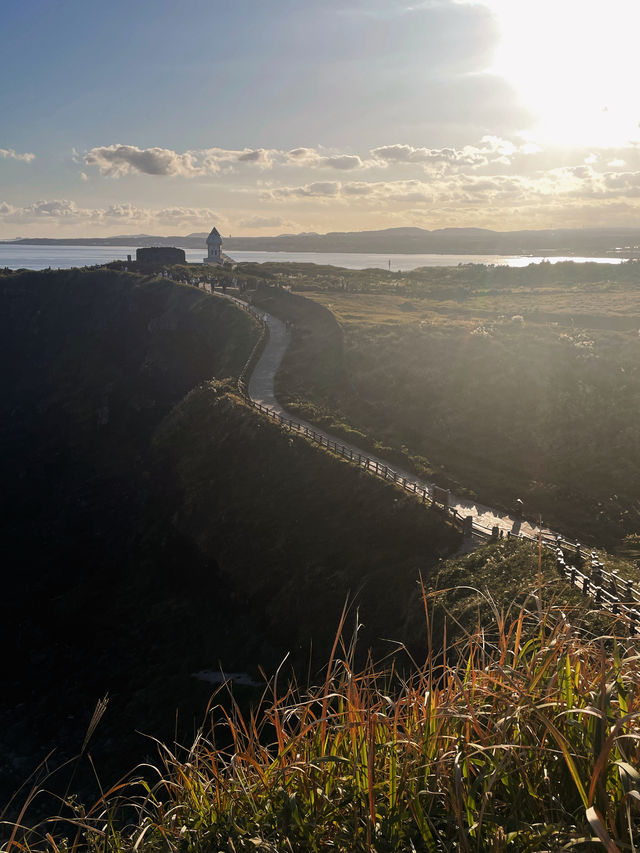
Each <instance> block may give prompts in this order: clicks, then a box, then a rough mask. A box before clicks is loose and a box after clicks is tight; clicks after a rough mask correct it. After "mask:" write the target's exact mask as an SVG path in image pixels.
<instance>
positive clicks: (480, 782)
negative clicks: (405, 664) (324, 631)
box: [5, 587, 640, 853]
mask: <svg viewBox="0 0 640 853" xmlns="http://www.w3.org/2000/svg"><path fill="white" fill-rule="evenodd" d="M438 599H439V595H438V594H437V593H432V594H429V593H427V592H426V591H423V605H424V615H425V617H426V626H427V627H426V631H425V632H424V639H425V647H426V648H430V646H431V641H432V639H433V638H432V636H431V628H430V626H431V625H432V624H433V621H434V611H437V609H438ZM489 606H490V607H491V608H492V609H493V611H494V614H495V618H494V620H493V623H492V624H489V623H478V624H477V625H476V627H472V628H470V629H469V630H467V632H466V634H465V635H464V636H462V637H460V639H459V641H458V642H457V643H456V644H455V645H451V646H450V647H447V649H446V651H445V653H444V656H441V657H440V658H438V659H436V658H435V657H434V656H429V657H428V658H427V662H426V663H425V664H424V665H420V664H418V663H416V664H415V665H414V666H413V668H412V670H411V671H410V672H404V673H403V674H402V675H400V674H398V673H397V672H395V671H394V666H393V661H391V662H390V661H387V664H386V665H385V666H380V665H374V664H373V663H372V662H371V660H369V661H368V662H367V663H366V664H365V665H364V666H363V667H361V668H356V667H355V665H354V650H355V647H356V637H355V635H354V636H353V637H349V636H346V637H345V635H344V628H345V619H346V615H345V613H343V617H342V619H341V621H340V624H339V627H338V634H337V637H336V641H335V643H334V647H333V650H332V652H331V654H330V656H329V658H328V661H327V664H326V667H325V670H324V677H323V678H322V680H321V682H320V683H319V684H316V685H315V686H308V687H305V688H300V687H299V686H298V685H297V684H296V683H295V681H290V682H288V683H287V682H286V681H285V678H284V676H283V674H282V673H281V674H280V675H279V676H278V675H276V676H275V677H274V678H273V679H272V680H271V681H270V683H269V685H268V687H267V689H266V690H265V693H264V696H263V699H262V702H261V704H260V706H259V707H257V708H255V709H254V710H252V711H251V712H249V713H248V714H244V715H243V714H241V713H240V711H239V709H238V708H237V706H236V707H235V709H233V710H231V711H228V710H224V708H223V707H222V706H218V705H216V704H213V703H212V706H211V707H210V708H209V709H208V710H207V713H206V717H205V720H204V724H203V727H202V729H201V730H200V732H199V733H198V735H197V737H196V740H195V742H194V743H193V745H192V746H191V747H189V748H186V749H182V748H180V747H177V746H175V745H174V746H168V745H164V744H158V755H159V757H158V759H157V760H156V762H155V763H154V765H153V767H150V766H147V767H146V768H144V773H143V775H142V776H141V775H140V771H138V772H137V774H136V773H134V774H133V775H132V776H131V777H130V778H129V779H128V780H126V781H124V782H122V783H118V784H117V785H115V786H113V788H111V789H110V790H109V791H106V792H105V794H104V796H103V797H101V798H100V799H99V800H98V802H96V803H95V804H94V805H93V806H91V807H85V806H82V805H79V804H78V803H77V802H76V801H75V800H73V799H72V798H69V797H66V798H63V800H62V801H61V803H60V811H61V815H62V817H60V818H52V819H51V820H50V821H48V822H47V821H44V822H42V823H41V824H39V825H38V826H35V827H32V828H31V829H29V830H26V831H25V830H23V829H22V828H21V827H15V826H14V827H11V826H6V827H5V833H6V834H7V836H9V834H10V833H11V839H10V841H9V843H8V844H7V845H6V846H5V849H6V850H7V851H11V850H12V849H15V850H25V851H26V850H29V851H33V853H35V852H36V851H54V853H58V852H59V851H65V853H66V851H69V850H78V851H80V850H91V851H102V853H110V851H118V853H125V851H135V850H141V851H154V853H155V851H165V850H186V851H194V853H196V851H197V852H198V853H199V851H202V853H204V851H218V850H224V851H236V853H237V851H245V850H264V851H274V853H275V851H278V853H280V851H318V853H319V851H325V850H336V851H345V853H346V851H350V853H351V851H353V853H356V851H363V853H364V851H367V853H370V851H377V853H383V852H384V851H407V853H409V851H432V850H433V851H436V850H438V851H439V850H446V851H454V850H455V851H459V850H465V851H485V850H499V851H503V850H504V851H507V850H514V851H525V850H528V851H540V850H559V849H569V848H572V849H579V850H599V849H602V846H601V845H605V847H606V849H607V850H609V851H616V850H627V849H628V850H631V849H636V847H634V845H636V846H637V845H638V844H639V843H640V825H639V822H638V818H639V816H640V810H639V808H638V803H639V802H640V773H638V759H639V758H640V751H639V750H640V746H639V744H640V671H639V667H640V663H639V660H638V656H637V654H636V649H635V643H632V642H629V641H628V640H624V639H623V638H622V637H615V636H614V633H613V632H615V631H616V625H615V624H612V623H609V625H608V633H607V635H606V636H602V637H596V636H593V635H591V634H590V633H589V632H588V631H587V630H586V629H585V625H584V622H581V619H582V615H581V614H580V612H578V611H577V610H575V609H571V610H570V609H567V607H566V606H564V607H563V608H560V607H559V606H558V605H557V604H554V602H553V600H552V599H550V597H549V595H548V593H547V591H546V590H545V588H544V587H541V588H539V589H538V590H537V591H536V592H535V593H534V594H533V595H531V596H529V597H528V598H527V599H526V600H525V601H524V602H523V603H522V604H520V605H518V606H516V605H515V604H514V605H513V606H511V607H509V608H505V609H501V608H499V607H497V606H495V605H494V604H492V603H491V602H489ZM214 702H215V700H214ZM222 743H224V744H226V745H225V746H222V745H221V744H222ZM37 789H38V785H37V784H34V787H33V789H32V790H31V793H30V794H29V795H28V796H27V803H26V807H25V810H24V813H23V815H22V816H21V822H22V824H23V825H27V824H28V807H29V798H35V797H36V796H37V793H36V792H37Z"/></svg>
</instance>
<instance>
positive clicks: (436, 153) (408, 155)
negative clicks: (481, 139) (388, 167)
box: [371, 144, 487, 166]
mask: <svg viewBox="0 0 640 853" xmlns="http://www.w3.org/2000/svg"><path fill="white" fill-rule="evenodd" d="M371 155H372V156H373V157H374V158H375V159H376V160H380V161H382V163H383V164H389V163H393V164H396V163H418V164H419V165H421V166H443V165H445V166H450V165H455V166H479V165H483V164H484V163H486V162H487V158H486V156H484V155H483V154H482V153H480V151H478V149H475V150H474V149H471V148H470V149H465V150H456V149H455V148H414V147H413V146H411V145H399V144H397V145H383V146H381V147H380V148H373V149H372V150H371Z"/></svg>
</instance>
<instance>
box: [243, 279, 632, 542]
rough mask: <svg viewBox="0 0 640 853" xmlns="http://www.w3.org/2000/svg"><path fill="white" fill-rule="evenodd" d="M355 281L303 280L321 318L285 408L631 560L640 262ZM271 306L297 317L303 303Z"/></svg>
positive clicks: (302, 341)
mask: <svg viewBox="0 0 640 853" xmlns="http://www.w3.org/2000/svg"><path fill="white" fill-rule="evenodd" d="M546 266H547V267H551V266H552V265H546ZM339 272H340V281H338V280H336V279H335V275H337V273H335V274H334V279H333V280H332V279H330V278H329V273H327V272H325V271H322V270H321V271H320V272H319V273H318V275H317V276H314V274H313V272H312V271H311V270H306V271H302V270H298V271H297V273H296V275H297V281H298V286H299V287H300V288H301V289H302V286H303V285H304V293H305V295H306V297H307V303H308V304H309V308H308V312H307V315H306V317H304V318H301V319H300V320H299V321H298V322H297V323H296V330H295V333H294V339H293V344H292V347H291V351H290V352H289V353H288V354H287V356H285V360H284V362H283V366H282V369H281V371H280V374H279V376H278V379H277V392H278V394H279V396H280V398H281V399H282V400H283V402H285V404H287V405H291V406H293V407H294V408H295V410H296V411H298V412H300V413H301V414H303V415H304V416H306V417H308V418H310V419H311V420H314V421H315V422H317V423H321V422H322V423H324V424H325V425H326V426H327V427H328V428H331V429H334V430H336V431H337V432H339V434H341V435H346V434H347V432H348V431H349V430H355V431H357V432H359V433H362V434H363V435H365V436H367V437H368V439H365V447H371V449H373V446H372V443H373V441H374V438H375V440H376V441H378V442H380V443H381V444H382V445H384V446H386V447H388V448H392V450H393V452H394V454H395V457H394V458H395V459H397V460H398V461H399V462H401V464H404V465H405V466H406V467H413V470H415V471H416V472H419V473H424V474H425V475H426V476H429V477H430V478H431V479H432V480H434V481H435V482H437V483H439V484H440V485H443V486H446V487H449V488H451V489H453V490H455V491H456V492H458V493H461V494H467V495H469V496H471V497H475V498H477V499H480V500H481V501H482V502H484V503H488V504H490V505H493V506H496V507H498V508H502V509H506V510H508V509H510V508H512V507H513V505H514V502H515V499H516V498H518V497H520V498H522V499H524V502H525V507H526V511H527V512H528V513H529V514H530V515H531V516H532V517H534V518H537V516H538V515H539V514H541V515H542V517H543V519H544V520H545V521H546V522H547V523H548V524H551V525H553V526H556V527H558V528H560V529H562V530H563V531H564V532H565V533H566V534H567V535H569V536H572V537H576V538H579V539H580V540H581V541H584V542H590V543H592V544H602V545H606V546H607V547H609V548H610V549H615V548H616V547H621V548H622V552H621V553H624V554H626V555H630V553H631V552H629V550H628V548H626V546H624V543H623V540H624V539H625V537H627V536H629V535H634V534H636V533H637V531H638V529H640V487H639V486H638V484H639V483H640V471H639V470H638V459H639V458H640V455H639V447H638V441H637V436H638V431H637V429H636V428H635V421H636V413H637V411H638V407H639V406H640V371H639V369H638V363H639V359H640V337H639V336H638V329H639V328H640V295H639V294H640V289H639V288H638V286H637V285H638V281H637V279H638V265H635V264H628V265H627V264H625V265H621V267H620V268H617V269H615V270H611V269H609V270H604V268H603V265H601V266H598V265H574V264H561V265H557V266H556V267H555V268H552V269H546V268H545V269H541V270H540V269H538V270H534V269H529V268H526V269H525V270H501V269H498V268H496V269H491V268H485V267H468V268H467V267H460V268H452V269H444V270H433V271H416V272H415V273H407V274H403V275H401V276H399V277H398V276H397V275H396V276H395V277H394V278H393V279H391V278H389V276H388V274H386V273H385V274H384V275H382V274H380V275H378V273H376V272H375V271H360V272H358V273H357V274H355V273H354V275H353V276H351V274H350V273H349V272H348V271H345V270H341V271H339ZM282 276H283V278H282V282H285V281H289V283H292V282H291V274H289V278H288V279H287V277H286V276H285V274H284V273H282ZM367 276H368V277H369V279H368V282H369V283H368V284H367ZM276 280H277V279H276ZM268 294H269V295H268V300H269V301H270V305H271V310H273V312H274V313H276V314H278V312H281V313H283V316H284V312H287V311H288V310H290V308H289V303H290V302H291V299H292V297H290V296H289V294H287V293H286V292H283V291H282V290H279V289H277V288H271V290H270V291H268ZM258 298H262V299H266V298H267V297H266V296H262V297H260V296H259V297H258ZM320 309H324V310H325V311H327V310H328V311H329V312H331V314H332V316H333V326H331V323H330V320H329V319H328V318H327V317H326V316H323V318H322V323H321V324H320V322H319V319H318V318H319V317H320V314H319V310H320ZM296 310H297V311H298V313H299V314H302V309H301V303H300V302H298V305H297V308H296ZM329 328H330V329H331V333H330V334H328V333H327V329H329ZM319 364H321V365H322V371H324V372H323V374H321V372H320V368H319V366H318V365H319Z"/></svg>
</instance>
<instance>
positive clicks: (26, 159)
mask: <svg viewBox="0 0 640 853" xmlns="http://www.w3.org/2000/svg"><path fill="white" fill-rule="evenodd" d="M0 157H2V159H3V160H21V161H22V162H23V163H31V161H32V160H35V159H36V155H35V154H18V152H17V151H14V150H13V148H0Z"/></svg>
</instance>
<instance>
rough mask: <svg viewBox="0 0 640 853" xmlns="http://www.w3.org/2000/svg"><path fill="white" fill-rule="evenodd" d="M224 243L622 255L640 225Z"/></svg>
mask: <svg viewBox="0 0 640 853" xmlns="http://www.w3.org/2000/svg"><path fill="white" fill-rule="evenodd" d="M206 235H207V232H204V231H203V232H195V233H191V234H187V235H183V236H180V235H170V236H168V237H162V236H158V235H151V234H135V235H120V236H116V237H102V238H73V237H68V238H63V239H52V238H48V239H44V238H31V237H29V238H19V239H17V240H11V241H4V242H6V243H12V244H19V245H35V244H37V245H63V246H74V245H75V246H122V245H125V246H131V245H136V246H140V247H143V246H177V247H180V248H184V249H199V248H202V249H203V251H204V248H205V240H206ZM224 248H225V250H226V251H228V252H233V251H258V252H376V253H381V254H387V253H391V254H430V253H436V254H462V255H464V254H481V255H494V254H495V255H502V254H504V255H574V254H575V255H586V256H589V255H591V256H598V255H620V256H623V257H629V256H632V257H635V256H637V255H639V254H640V228H556V229H546V230H540V231H534V230H524V231H491V230H489V229H487V228H440V229H437V230H435V231H427V230H426V229H424V228H410V227H404V228H385V229H382V230H378V231H331V232H329V233H327V234H316V233H303V234H279V235H278V236H276V237H227V238H226V239H224Z"/></svg>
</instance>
